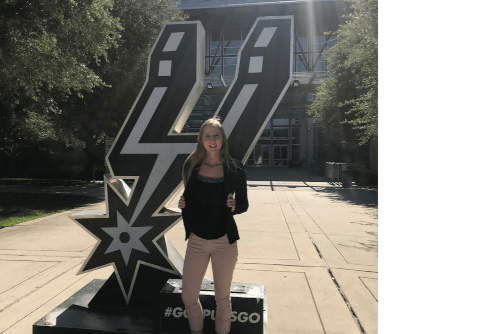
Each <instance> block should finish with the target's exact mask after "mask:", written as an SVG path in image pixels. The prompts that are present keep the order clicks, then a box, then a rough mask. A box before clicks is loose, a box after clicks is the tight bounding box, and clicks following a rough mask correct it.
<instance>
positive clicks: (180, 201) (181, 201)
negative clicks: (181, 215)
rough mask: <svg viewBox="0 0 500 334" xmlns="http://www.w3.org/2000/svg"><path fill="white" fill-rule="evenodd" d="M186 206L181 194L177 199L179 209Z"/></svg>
mask: <svg viewBox="0 0 500 334" xmlns="http://www.w3.org/2000/svg"><path fill="white" fill-rule="evenodd" d="M185 207H186V201H185V200H184V197H182V196H181V199H179V209H184V208H185Z"/></svg>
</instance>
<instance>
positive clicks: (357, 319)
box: [292, 204, 366, 334]
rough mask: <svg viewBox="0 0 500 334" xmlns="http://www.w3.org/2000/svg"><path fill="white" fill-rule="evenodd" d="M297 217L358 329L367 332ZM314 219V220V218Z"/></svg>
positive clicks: (362, 333)
mask: <svg viewBox="0 0 500 334" xmlns="http://www.w3.org/2000/svg"><path fill="white" fill-rule="evenodd" d="M299 205H302V204H299ZM292 209H293V211H294V212H295V209H294V208H293V206H292ZM304 211H305V210H304ZM305 212H306V214H307V215H308V216H309V218H311V219H312V217H311V216H310V215H309V213H307V211H305ZM295 214H296V215H297V213H296V212H295ZM297 217H298V218H299V221H300V224H301V225H302V227H303V228H304V230H305V231H306V234H307V236H308V237H309V240H311V243H312V244H313V246H314V248H316V252H317V253H318V255H319V257H320V259H321V261H322V262H323V266H324V267H325V268H326V270H327V271H328V274H330V277H331V278H332V281H333V284H335V287H336V288H337V290H338V292H339V293H340V296H341V297H342V299H343V300H344V303H345V304H346V306H347V308H348V310H349V312H350V313H351V316H352V317H353V319H354V322H355V324H356V326H358V329H359V331H360V332H361V334H366V332H365V330H364V328H363V326H362V325H361V321H360V320H359V318H358V316H357V315H356V312H354V309H353V308H352V306H351V303H349V300H348V299H347V296H346V295H345V293H344V291H343V290H342V288H341V287H340V285H339V283H338V282H337V280H336V279H335V276H334V275H333V272H332V271H331V270H330V267H329V266H328V263H326V261H325V259H324V258H323V255H322V254H321V252H320V250H319V248H318V246H317V245H316V243H315V242H314V240H313V238H312V237H311V234H310V233H309V231H308V230H307V228H306V227H305V226H304V224H303V222H302V219H300V216H299V215H297ZM312 220H313V221H314V219H312ZM314 223H315V224H316V222H314ZM316 225H318V224H316ZM318 227H319V226H318ZM320 230H321V231H322V232H323V230H322V229H321V228H320ZM323 234H324V232H323Z"/></svg>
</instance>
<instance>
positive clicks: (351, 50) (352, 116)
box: [309, 0, 378, 145]
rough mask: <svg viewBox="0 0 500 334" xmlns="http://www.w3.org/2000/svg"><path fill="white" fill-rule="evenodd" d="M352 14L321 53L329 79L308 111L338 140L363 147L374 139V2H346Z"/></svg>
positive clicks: (376, 73) (375, 90)
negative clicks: (329, 45) (327, 47)
mask: <svg viewBox="0 0 500 334" xmlns="http://www.w3.org/2000/svg"><path fill="white" fill-rule="evenodd" d="M346 1H348V2H350V3H351V9H352V12H351V13H350V14H348V15H346V16H345V18H346V23H345V24H343V25H341V26H340V28H339V29H338V31H337V32H336V37H337V43H336V44H335V45H334V46H332V47H331V48H329V49H327V50H326V51H325V56H326V58H327V61H328V72H329V74H330V76H329V77H328V78H327V79H325V81H324V82H323V83H322V84H321V85H320V87H318V91H317V93H316V96H315V99H314V101H313V103H312V104H311V106H310V108H309V113H310V114H312V115H313V117H314V121H315V123H316V124H321V125H322V126H325V127H327V128H328V127H329V128H332V129H333V130H334V132H335V133H336V135H337V138H338V140H340V141H346V142H355V141H357V142H358V144H359V145H364V144H366V143H368V142H370V141H372V140H374V139H376V138H377V136H378V127H377V122H378V38H377V36H378V0H346Z"/></svg>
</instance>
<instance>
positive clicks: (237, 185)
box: [182, 163, 248, 244]
mask: <svg viewBox="0 0 500 334" xmlns="http://www.w3.org/2000/svg"><path fill="white" fill-rule="evenodd" d="M200 167H201V164H197V165H195V166H194V168H193V172H192V173H191V176H190V178H189V180H188V181H187V184H186V189H185V190H184V193H183V194H182V196H183V197H184V200H185V201H186V206H185V207H184V209H182V220H183V221H184V229H185V230H186V240H187V239H188V238H189V234H191V226H192V221H193V218H192V217H193V212H194V210H196V208H195V207H192V206H190V205H189V203H190V202H191V203H192V199H193V196H194V194H193V190H192V189H193V185H194V179H195V178H196V176H197V175H198V171H199V170H200ZM223 169H224V181H225V186H226V194H227V195H229V194H233V197H234V199H235V200H236V207H235V209H234V212H231V208H230V207H228V208H227V215H226V217H227V219H226V227H227V237H228V239H229V243H231V244H232V243H234V242H235V241H236V240H238V239H239V238H240V236H239V234H238V227H236V222H235V220H234V218H233V216H234V215H237V214H240V213H243V212H245V211H247V210H248V197H247V178H246V175H245V170H244V169H243V165H242V164H241V163H237V164H236V166H234V165H232V166H231V168H229V167H228V166H227V165H226V164H224V165H223Z"/></svg>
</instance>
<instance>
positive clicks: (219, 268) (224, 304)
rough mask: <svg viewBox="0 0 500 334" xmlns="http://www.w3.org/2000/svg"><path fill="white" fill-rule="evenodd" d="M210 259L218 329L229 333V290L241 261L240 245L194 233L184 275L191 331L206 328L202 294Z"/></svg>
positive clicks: (224, 237)
mask: <svg viewBox="0 0 500 334" xmlns="http://www.w3.org/2000/svg"><path fill="white" fill-rule="evenodd" d="M210 259H212V271H213V275H214V290H215V301H216V302H217V310H216V312H215V314H216V316H215V330H216V331H217V332H218V333H221V334H227V333H229V330H230V329H231V315H232V308H231V297H230V294H229V289H230V288H231V281H232V279H233V271H234V267H235V265H236V261H237V260H238V246H237V244H236V242H234V243H233V244H229V240H228V238H227V235H224V236H223V237H221V238H219V239H214V240H205V239H202V238H200V237H198V236H196V235H195V234H194V233H191V234H190V235H189V239H188V246H187V250H186V257H185V259H184V272H183V275H182V301H183V302H184V305H185V306H186V312H187V315H188V319H189V325H190V326H191V329H192V330H194V331H198V330H200V329H202V328H203V309H202V307H201V304H200V300H199V295H200V288H201V283H202V281H203V277H204V276H205V273H206V271H207V267H208V262H209V260H210Z"/></svg>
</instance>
